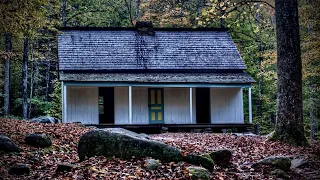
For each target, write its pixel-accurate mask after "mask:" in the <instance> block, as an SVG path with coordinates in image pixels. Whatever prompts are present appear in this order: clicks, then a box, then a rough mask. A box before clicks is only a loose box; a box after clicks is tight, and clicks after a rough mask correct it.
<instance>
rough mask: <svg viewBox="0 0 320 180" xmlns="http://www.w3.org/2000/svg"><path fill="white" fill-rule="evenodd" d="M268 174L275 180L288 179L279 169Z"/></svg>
mask: <svg viewBox="0 0 320 180" xmlns="http://www.w3.org/2000/svg"><path fill="white" fill-rule="evenodd" d="M270 174H271V175H274V176H276V178H282V179H290V177H289V176H288V175H287V174H286V173H285V172H284V171H283V170H281V169H275V170H273V171H271V173H270Z"/></svg>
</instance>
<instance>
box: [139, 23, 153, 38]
mask: <svg viewBox="0 0 320 180" xmlns="http://www.w3.org/2000/svg"><path fill="white" fill-rule="evenodd" d="M136 29H137V35H139V36H154V35H155V32H154V30H153V25H152V22H151V21H138V22H137V23H136Z"/></svg>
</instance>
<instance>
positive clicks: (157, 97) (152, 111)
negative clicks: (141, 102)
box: [148, 88, 164, 124]
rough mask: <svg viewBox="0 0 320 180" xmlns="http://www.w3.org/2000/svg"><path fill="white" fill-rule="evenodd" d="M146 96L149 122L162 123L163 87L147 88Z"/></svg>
mask: <svg viewBox="0 0 320 180" xmlns="http://www.w3.org/2000/svg"><path fill="white" fill-rule="evenodd" d="M148 97H149V98H148V99H149V103H148V106H149V122H150V124H163V123H164V114H163V89H160V88H149V91H148Z"/></svg>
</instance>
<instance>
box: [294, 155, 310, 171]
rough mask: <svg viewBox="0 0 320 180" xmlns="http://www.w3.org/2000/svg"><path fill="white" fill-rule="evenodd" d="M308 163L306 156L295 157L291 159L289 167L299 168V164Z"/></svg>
mask: <svg viewBox="0 0 320 180" xmlns="http://www.w3.org/2000/svg"><path fill="white" fill-rule="evenodd" d="M307 163H308V160H307V158H303V157H302V158H295V159H292V160H291V169H294V168H300V167H301V166H303V165H305V164H307Z"/></svg>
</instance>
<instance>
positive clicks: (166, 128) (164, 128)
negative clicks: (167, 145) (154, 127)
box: [160, 127, 169, 133]
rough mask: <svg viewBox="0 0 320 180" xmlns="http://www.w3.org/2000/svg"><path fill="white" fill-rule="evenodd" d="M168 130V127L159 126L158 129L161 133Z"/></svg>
mask: <svg viewBox="0 0 320 180" xmlns="http://www.w3.org/2000/svg"><path fill="white" fill-rule="evenodd" d="M168 131H169V128H168V127H161V130H160V132H161V133H167V132H168Z"/></svg>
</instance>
